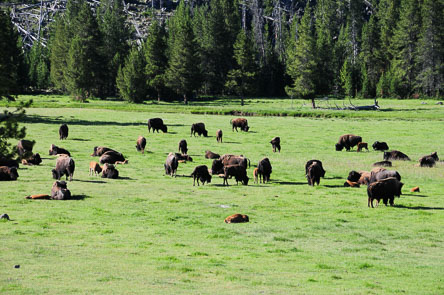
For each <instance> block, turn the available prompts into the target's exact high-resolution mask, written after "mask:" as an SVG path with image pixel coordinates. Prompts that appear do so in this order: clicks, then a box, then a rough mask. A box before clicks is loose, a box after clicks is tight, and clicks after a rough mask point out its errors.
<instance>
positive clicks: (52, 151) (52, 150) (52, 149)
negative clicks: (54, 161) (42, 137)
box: [49, 144, 71, 156]
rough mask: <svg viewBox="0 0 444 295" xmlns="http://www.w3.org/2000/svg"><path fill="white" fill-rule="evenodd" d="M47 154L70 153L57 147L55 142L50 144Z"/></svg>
mask: <svg viewBox="0 0 444 295" xmlns="http://www.w3.org/2000/svg"><path fill="white" fill-rule="evenodd" d="M49 155H50V156H55V155H68V156H71V154H70V153H69V152H68V151H67V150H65V149H64V148H62V147H58V146H56V145H55V144H51V147H50V148H49Z"/></svg>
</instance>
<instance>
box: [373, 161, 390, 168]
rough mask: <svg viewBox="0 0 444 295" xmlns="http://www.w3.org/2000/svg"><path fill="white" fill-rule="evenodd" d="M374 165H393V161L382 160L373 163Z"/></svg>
mask: <svg viewBox="0 0 444 295" xmlns="http://www.w3.org/2000/svg"><path fill="white" fill-rule="evenodd" d="M373 166H383V167H392V162H390V161H380V162H376V163H373Z"/></svg>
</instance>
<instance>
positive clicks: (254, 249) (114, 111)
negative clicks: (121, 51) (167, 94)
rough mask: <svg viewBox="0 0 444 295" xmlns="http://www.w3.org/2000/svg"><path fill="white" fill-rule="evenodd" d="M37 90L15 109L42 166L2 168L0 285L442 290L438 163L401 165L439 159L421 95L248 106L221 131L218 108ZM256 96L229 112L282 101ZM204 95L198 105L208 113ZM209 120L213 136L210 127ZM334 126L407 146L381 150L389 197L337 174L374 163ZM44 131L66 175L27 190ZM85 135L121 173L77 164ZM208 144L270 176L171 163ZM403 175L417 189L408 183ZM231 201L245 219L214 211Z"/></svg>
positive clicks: (442, 177)
mask: <svg viewBox="0 0 444 295" xmlns="http://www.w3.org/2000/svg"><path fill="white" fill-rule="evenodd" d="M46 100H50V98H47V97H42V98H37V99H36V102H35V104H34V107H33V108H30V109H28V110H27V115H28V116H27V118H26V119H25V120H24V122H23V124H24V125H25V126H26V127H27V132H28V136H27V138H28V139H34V140H36V141H37V143H36V145H35V147H34V151H35V152H39V153H40V154H41V155H42V156H43V157H44V159H43V163H42V164H41V165H40V166H31V167H29V166H28V167H26V166H21V168H20V169H19V171H18V172H19V174H20V177H19V179H18V181H16V182H2V183H0V192H1V193H0V214H1V213H8V214H9V216H10V218H11V219H12V221H0V237H1V242H0V294H42V293H50V294H67V293H80V294H110V293H111V294H233V293H236V294H283V293H290V294H332V293H333V292H335V293H339V294H443V293H444V279H443V278H444V259H443V257H444V193H443V188H444V163H442V162H441V163H439V164H438V165H437V166H436V167H435V168H420V167H418V166H417V163H418V162H417V159H418V158H419V157H420V156H422V155H425V154H429V153H431V152H434V151H437V152H438V155H439V156H441V157H442V158H443V157H444V139H443V127H444V122H443V119H444V107H442V106H437V105H435V102H434V101H427V105H421V104H420V101H417V100H416V101H396V100H390V101H386V102H385V103H386V105H389V106H390V108H391V109H392V111H389V112H384V111H382V112H347V111H343V112H342V113H344V114H342V115H336V113H337V111H315V112H323V113H324V115H323V117H329V116H331V117H333V118H322V119H321V118H301V117H290V116H287V117H270V116H265V117H263V116H253V117H248V122H249V125H250V126H251V129H250V130H251V132H248V133H244V132H238V133H236V132H232V131H231V126H230V124H229V121H230V119H231V118H233V117H234V116H216V115H208V114H207V115H202V114H192V112H194V111H195V108H196V105H193V104H192V105H191V106H189V107H185V106H180V105H178V104H166V103H162V104H161V105H154V104H152V105H151V104H149V105H142V106H139V105H124V104H123V103H121V102H109V103H110V105H108V106H106V107H104V108H101V107H100V105H103V104H105V102H101V101H91V102H90V103H89V104H86V105H80V106H79V104H77V103H70V102H67V101H68V100H67V99H65V100H64V99H62V100H61V101H60V102H55V103H54V104H53V108H44V107H43V106H49V104H48V105H46ZM254 101H256V100H254ZM257 101H258V102H257V103H254V102H253V101H250V102H249V104H248V105H247V106H246V107H245V109H249V108H250V109H257V110H259V111H257V113H261V112H262V113H272V112H273V111H274V110H278V109H286V108H287V107H288V106H289V103H290V101H288V100H279V101H276V102H275V104H274V103H273V102H272V101H271V100H257ZM65 102H66V104H67V105H64V104H65ZM295 102H296V101H295ZM216 103H217V102H214V101H213V102H210V106H209V107H204V106H201V107H202V108H203V109H206V108H208V110H212V109H214V110H216V109H218V106H217V105H216ZM298 103H299V104H301V101H299V102H298ZM70 104H72V105H71V106H72V108H68V106H70ZM223 104H224V105H223V106H221V108H223V109H227V110H228V109H234V110H237V109H240V107H239V106H237V105H234V104H233V102H231V104H229V102H224V103H223ZM357 104H361V105H362V104H369V101H363V102H362V103H361V101H358V103H357ZM380 104H381V105H383V103H382V102H380ZM199 108H200V107H199ZM241 110H243V109H241ZM308 111H309V110H307V112H308ZM350 113H353V114H350ZM357 114H359V115H357ZM402 114H404V116H401V115H402ZM152 117H162V118H163V119H164V121H165V123H166V124H167V125H168V128H169V131H171V132H169V133H166V134H163V133H155V134H153V133H148V132H147V128H146V121H147V119H148V118H152ZM315 117H316V116H315ZM341 117H343V118H341ZM366 117H368V118H366ZM62 122H65V123H67V124H68V126H69V128H70V131H69V137H68V140H66V141H60V140H59V139H58V128H59V126H60V124H61V123H62ZM195 122H205V124H206V126H207V129H208V130H209V134H210V135H211V136H210V137H208V138H200V137H190V125H191V124H192V123H195ZM219 128H220V129H222V130H223V132H224V142H223V143H222V144H218V143H217V142H216V138H215V133H216V130H217V129H219ZM345 133H354V134H357V135H361V136H362V137H363V139H364V141H367V142H368V143H369V144H370V145H371V144H372V143H373V142H374V141H375V140H379V141H387V142H388V144H389V146H390V147H391V148H393V149H398V150H401V151H403V152H404V153H406V154H407V155H409V156H410V158H411V159H412V161H411V162H403V161H395V162H394V167H393V169H395V170H397V171H399V173H400V174H401V176H402V182H404V184H405V185H404V188H403V193H404V194H403V195H402V196H401V198H399V199H398V198H397V199H396V200H395V204H396V206H395V207H385V206H384V205H382V206H380V207H378V208H375V209H370V208H367V195H366V187H361V188H344V187H343V186H342V185H343V183H344V181H345V178H346V176H347V175H348V172H349V171H350V170H370V169H371V168H372V167H371V164H372V163H373V162H376V161H380V160H382V154H381V153H380V152H375V151H370V152H362V153H356V152H355V151H352V152H345V151H343V152H336V151H335V149H334V144H335V143H336V142H337V139H338V137H339V136H340V135H342V134H345ZM139 135H144V136H145V137H146V138H147V149H148V152H147V153H145V154H144V155H142V154H140V153H137V151H136V149H135V143H136V139H137V137H138V136H139ZM274 136H280V137H281V141H282V151H281V153H280V154H279V153H276V154H274V153H272V149H271V145H270V144H269V141H270V140H271V138H272V137H274ZM180 139H186V140H187V141H188V148H189V154H190V155H191V156H192V157H193V159H194V161H193V162H192V163H190V162H188V163H185V164H182V163H181V164H179V169H178V175H179V176H178V177H176V178H174V177H173V178H172V177H170V176H165V175H164V169H163V163H164V162H165V158H166V156H167V154H168V152H171V151H177V148H178V142H179V140H180ZM52 143H54V144H56V145H58V146H62V147H64V148H66V149H68V150H69V151H70V152H71V154H72V157H73V158H74V160H75V162H76V171H75V173H74V181H73V182H70V183H68V188H69V189H70V190H71V193H72V194H73V195H74V197H75V198H74V200H67V201H48V200H39V201H37V200H34V201H32V200H27V199H25V196H26V195H29V194H37V193H49V192H50V190H51V186H52V183H53V182H54V180H53V179H51V169H52V168H53V167H54V166H55V158H56V157H53V156H48V149H49V146H50V145H51V144H52ZM98 145H103V146H108V147H111V148H114V149H116V150H118V151H120V152H122V153H123V154H124V155H125V156H126V157H127V158H128V159H129V164H128V165H119V166H118V167H117V168H118V170H119V172H120V176H122V179H116V180H112V179H103V178H100V177H94V176H88V163H89V161H91V160H93V159H95V160H97V158H92V157H90V156H89V155H90V154H91V153H92V150H93V147H94V146H98ZM208 149H209V150H211V151H213V152H217V153H220V154H223V153H234V154H243V155H245V156H247V157H248V158H250V159H251V163H252V167H251V168H250V169H249V170H248V174H249V176H250V177H251V176H252V170H253V168H254V167H253V164H257V162H258V161H259V160H260V159H261V158H263V157H265V156H267V157H269V158H270V161H271V164H272V166H273V173H272V175H271V180H272V182H271V183H269V184H265V185H264V184H261V185H257V184H253V182H252V181H251V183H250V185H248V186H241V185H239V186H236V184H235V181H234V180H231V181H230V180H229V183H230V186H229V187H223V186H222V179H221V178H217V177H213V180H212V182H211V183H210V184H209V185H205V186H200V187H197V186H195V187H193V184H192V183H193V181H192V179H191V178H189V177H186V176H187V175H189V174H190V173H191V172H192V170H193V168H194V167H195V166H197V165H200V164H206V165H208V166H211V160H207V159H205V158H204V156H203V155H204V152H205V150H208ZM310 159H319V160H321V161H322V162H323V164H324V168H325V170H326V171H327V173H326V178H325V179H321V185H320V186H317V187H309V186H308V185H307V184H306V179H305V176H304V165H305V162H306V161H307V160H310ZM414 186H419V187H420V188H421V192H420V193H410V188H412V187H414ZM234 213H242V214H247V215H249V217H250V222H249V223H245V224H225V223H224V222H223V220H224V218H225V217H227V216H228V215H231V214H234ZM17 264H18V265H20V268H14V265H17Z"/></svg>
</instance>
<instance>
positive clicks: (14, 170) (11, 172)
mask: <svg viewBox="0 0 444 295" xmlns="http://www.w3.org/2000/svg"><path fill="white" fill-rule="evenodd" d="M9 177H10V178H11V180H17V178H18V177H19V175H18V172H17V168H15V167H11V168H9Z"/></svg>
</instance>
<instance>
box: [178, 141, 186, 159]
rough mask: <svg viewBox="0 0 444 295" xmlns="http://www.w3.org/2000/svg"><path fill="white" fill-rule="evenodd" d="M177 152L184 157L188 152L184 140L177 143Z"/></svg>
mask: <svg viewBox="0 0 444 295" xmlns="http://www.w3.org/2000/svg"><path fill="white" fill-rule="evenodd" d="M179 152H180V153H182V155H186V154H187V152H188V144H187V141H186V140H185V139H182V140H181V141H179Z"/></svg>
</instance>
